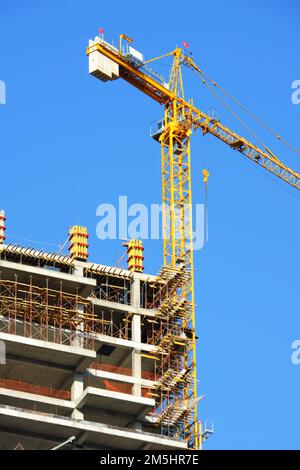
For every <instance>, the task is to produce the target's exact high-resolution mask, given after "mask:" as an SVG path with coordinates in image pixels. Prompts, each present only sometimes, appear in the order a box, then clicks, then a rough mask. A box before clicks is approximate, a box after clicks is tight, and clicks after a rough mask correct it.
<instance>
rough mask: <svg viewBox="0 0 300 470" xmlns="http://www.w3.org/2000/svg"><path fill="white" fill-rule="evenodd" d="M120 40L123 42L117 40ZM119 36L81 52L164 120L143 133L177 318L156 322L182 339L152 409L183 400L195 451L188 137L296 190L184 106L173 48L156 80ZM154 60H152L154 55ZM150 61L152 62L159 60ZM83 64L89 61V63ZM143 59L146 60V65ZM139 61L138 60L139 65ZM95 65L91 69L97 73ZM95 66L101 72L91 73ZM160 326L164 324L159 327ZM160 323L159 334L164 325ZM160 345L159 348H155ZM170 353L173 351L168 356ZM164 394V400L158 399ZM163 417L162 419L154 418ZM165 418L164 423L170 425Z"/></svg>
mask: <svg viewBox="0 0 300 470" xmlns="http://www.w3.org/2000/svg"><path fill="white" fill-rule="evenodd" d="M121 36H122V38H125V39H128V40H129V42H132V41H131V40H130V38H128V37H126V36H124V35H121ZM121 44H122V43H121V39H120V48H119V49H117V48H116V47H114V46H113V45H112V44H110V43H108V42H106V41H104V38H103V37H97V38H96V39H95V41H90V43H89V47H88V48H87V54H88V55H89V56H90V55H94V56H95V57H96V58H95V60H96V62H97V56H96V54H95V53H97V52H98V53H100V55H101V56H103V57H104V58H105V60H108V61H110V62H109V63H110V64H111V69H110V72H109V73H108V72H107V71H105V70H104V69H101V67H102V66H101V65H99V64H98V66H97V64H94V66H92V69H90V73H92V74H93V75H95V76H96V77H98V78H100V79H101V80H103V81H106V80H107V79H109V80H114V79H116V78H119V77H120V78H123V79H124V80H126V81H127V82H129V83H130V84H131V85H133V86H135V87H136V88H137V89H139V90H140V91H142V92H143V93H145V94H146V95H148V96H149V97H150V98H152V99H154V100H155V101H157V102H158V103H159V104H161V105H163V106H164V119H163V121H161V122H159V123H158V126H157V127H156V128H154V129H152V132H151V135H152V137H154V138H155V139H156V140H157V141H158V142H159V143H160V145H161V162H162V202H163V211H162V212H163V259H164V267H163V273H164V276H166V277H168V276H171V273H174V272H177V271H178V272H179V271H180V272H181V273H182V276H181V281H180V282H179V283H178V284H177V285H176V286H175V288H174V289H171V291H170V292H168V296H169V299H168V301H169V305H171V304H172V305H180V309H181V314H180V315H179V317H178V316H176V317H175V318H172V316H171V315H168V316H167V318H166V319H164V320H161V323H160V328H161V331H162V332H165V331H168V332H171V334H173V343H172V342H171V343H169V345H170V344H175V343H176V338H180V337H182V335H185V336H186V337H187V338H188V341H186V342H185V343H184V352H183V364H182V368H183V370H184V371H185V377H184V380H181V381H180V382H179V383H178V386H177V387H175V388H174V387H173V388H172V391H170V392H166V395H164V396H163V397H162V398H161V400H160V402H159V403H158V407H160V408H162V409H163V411H162V417H165V416H166V414H167V413H168V410H174V409H175V408H176V403H178V402H180V403H184V405H185V407H184V409H185V411H184V415H183V416H182V417H181V418H182V419H181V428H182V429H181V431H182V434H183V436H184V439H185V440H186V441H187V443H188V446H189V447H190V448H194V449H201V448H202V441H203V440H204V439H205V436H204V433H203V430H202V429H201V422H200V421H199V420H198V401H199V397H198V392H197V375H196V324H195V296H194V259H193V223H192V187H191V149H190V138H191V134H192V132H193V131H195V130H197V129H201V130H202V132H203V134H207V133H210V134H212V135H214V136H215V137H217V138H218V139H220V140H222V141H223V142H225V143H226V144H228V145H229V146H230V147H231V148H232V149H233V150H236V151H238V152H240V153H241V154H243V155H244V156H246V157H247V158H249V159H250V160H252V161H254V162H255V163H257V164H258V165H259V166H261V167H263V168H265V169H266V170H268V171H269V172H271V173H273V174H274V175H276V176H277V177H279V178H280V179H282V180H284V181H285V182H287V183H288V184H289V185H291V186H293V187H295V188H297V189H300V175H299V174H298V173H297V172H295V171H294V170H292V169H290V168H288V167H287V166H286V165H284V164H283V163H282V162H281V161H280V160H279V159H278V158H277V157H276V156H275V155H274V154H272V152H270V151H269V150H268V149H267V148H264V149H263V150H262V149H260V148H259V147H257V146H256V145H254V144H252V143H251V142H249V141H248V140H246V139H245V138H244V137H242V136H240V135H238V134H237V133H235V132H233V131H231V130H230V129H229V128H227V127H225V126H224V125H223V124H222V123H220V122H219V121H218V120H216V119H214V118H212V117H210V116H209V115H207V114H206V113H204V112H202V111H201V110H199V109H197V108H196V107H195V106H194V105H193V104H192V102H190V101H188V100H186V99H185V97H184V87H183V79H182V65H186V66H187V67H189V68H192V69H194V70H196V71H199V69H198V67H197V65H196V64H195V62H194V61H193V59H191V58H190V57H187V56H186V55H184V54H183V52H182V50H181V49H180V48H176V49H175V50H174V51H171V52H169V53H168V54H165V55H164V56H161V57H165V56H173V64H172V69H171V74H170V78H169V83H168V84H166V83H162V82H161V81H160V80H158V79H156V78H153V76H151V74H150V73H148V71H147V69H146V68H145V67H144V65H145V62H143V61H141V60H140V59H139V60H137V59H136V57H135V55H134V52H133V53H132V54H131V55H130V54H128V53H125V52H124V50H123V48H122V45H121ZM159 58H160V57H159ZM159 58H156V59H159ZM90 59H91V58H90ZM156 59H152V60H150V61H147V62H151V61H153V60H156ZM147 62H146V63H147ZM97 67H98V68H97ZM99 68H100V69H101V70H102V72H101V73H100V75H99ZM164 322H165V323H164ZM166 324H167V327H168V328H167V329H166V328H165V327H166ZM168 334H169V333H168ZM162 347H163V346H162ZM173 353H174V351H173ZM164 354H165V355H167V356H168V355H169V356H168V357H170V355H172V347H171V348H170V347H169V349H168V350H166V349H165V350H164ZM166 396H168V398H170V397H171V401H170V400H167V401H166V399H165V398H166ZM162 419H163V418H162ZM170 420H171V418H169V422H170Z"/></svg>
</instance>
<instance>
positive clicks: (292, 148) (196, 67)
mask: <svg viewBox="0 0 300 470" xmlns="http://www.w3.org/2000/svg"><path fill="white" fill-rule="evenodd" d="M188 65H190V66H191V67H192V69H193V70H194V71H196V72H198V73H199V74H201V75H202V76H203V77H205V79H206V80H208V81H209V82H210V83H212V85H213V86H214V87H216V88H218V89H219V90H220V91H221V92H222V93H224V95H226V96H227V97H228V98H230V99H231V100H232V101H233V102H234V103H235V104H237V105H238V106H240V108H241V109H243V110H244V111H245V112H246V113H247V114H249V116H251V117H252V118H253V119H254V120H255V121H256V122H257V123H258V124H260V125H261V126H262V127H264V128H265V129H266V130H267V131H268V132H270V134H272V135H273V136H274V137H276V139H278V140H279V141H280V142H282V143H283V144H284V145H286V146H287V147H288V148H289V149H290V150H292V151H293V152H294V153H295V154H296V155H298V156H300V151H299V150H298V149H297V148H296V147H294V146H293V145H291V144H290V143H289V142H287V141H286V140H285V139H283V138H282V137H281V136H280V135H279V134H277V132H275V131H274V130H273V129H272V128H271V127H270V126H268V125H267V124H266V123H265V122H263V121H262V120H261V119H260V118H259V117H258V116H256V115H255V114H254V113H253V112H252V111H251V110H250V109H249V108H248V107H247V106H245V105H244V104H243V103H241V102H240V101H239V100H237V99H236V98H235V97H234V96H232V95H231V94H230V93H229V92H228V91H227V90H225V88H223V87H222V86H221V85H219V84H218V83H217V82H216V81H215V80H213V79H212V78H210V76H209V75H207V74H206V73H205V72H203V70H201V69H200V68H199V67H198V66H197V65H196V64H195V62H194V61H192V60H191V59H189V61H188Z"/></svg>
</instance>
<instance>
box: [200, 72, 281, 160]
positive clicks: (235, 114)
mask: <svg viewBox="0 0 300 470" xmlns="http://www.w3.org/2000/svg"><path fill="white" fill-rule="evenodd" d="M195 72H196V73H197V74H198V76H199V78H200V80H201V81H202V83H203V84H204V85H205V86H206V87H207V88H208V89H209V90H210V91H211V92H212V93H213V94H214V95H215V97H216V98H217V100H218V101H220V103H222V104H223V106H225V108H226V109H227V110H228V111H229V112H230V113H231V114H232V115H233V116H234V117H235V118H236V119H237V120H238V121H239V122H240V124H242V126H243V127H244V128H245V129H247V131H248V132H249V133H250V134H251V135H252V137H254V139H256V140H257V142H258V143H259V144H260V145H261V146H262V147H263V148H264V149H265V150H266V152H268V154H270V155H271V156H272V157H273V158H274V154H273V153H272V152H270V150H269V149H268V147H266V146H265V144H264V143H263V141H262V140H261V139H260V138H259V137H258V136H257V135H256V134H255V132H253V131H252V129H251V128H250V127H249V126H248V125H247V124H246V123H245V122H244V121H243V120H242V119H241V118H240V116H239V115H238V114H237V113H236V112H235V111H233V109H231V107H230V106H229V105H228V104H227V103H226V101H224V99H223V98H221V96H219V95H218V93H217V92H216V91H215V90H214V89H213V88H212V87H211V86H210V85H209V84H208V83H207V81H206V80H204V79H203V78H202V76H201V74H200V73H199V72H198V71H197V70H195Z"/></svg>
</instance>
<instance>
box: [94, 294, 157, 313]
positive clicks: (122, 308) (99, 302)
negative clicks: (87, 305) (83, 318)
mask: <svg viewBox="0 0 300 470" xmlns="http://www.w3.org/2000/svg"><path fill="white" fill-rule="evenodd" d="M88 300H89V301H90V302H91V303H92V304H94V305H96V306H99V307H102V308H107V309H109V310H114V311H116V312H122V313H132V314H135V315H141V316H145V317H151V318H155V317H156V315H157V310H156V309H150V308H149V309H148V308H142V307H140V306H138V307H134V306H132V305H127V304H120V303H118V302H111V301H110V300H103V299H95V298H94V297H88Z"/></svg>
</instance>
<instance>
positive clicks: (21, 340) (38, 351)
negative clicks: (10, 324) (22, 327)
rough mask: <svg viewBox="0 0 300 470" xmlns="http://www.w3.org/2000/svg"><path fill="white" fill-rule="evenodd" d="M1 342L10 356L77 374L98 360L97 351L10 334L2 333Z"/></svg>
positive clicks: (0, 335) (0, 334) (0, 333)
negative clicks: (60, 367)
mask: <svg viewBox="0 0 300 470" xmlns="http://www.w3.org/2000/svg"><path fill="white" fill-rule="evenodd" d="M0 340H2V341H4V342H5V345H6V352H7V354H8V355H11V356H12V357H14V358H17V357H19V358H20V361H23V360H24V359H31V360H33V361H43V362H44V364H45V366H48V367H51V366H52V365H55V366H56V365H60V366H61V365H63V366H68V367H72V368H73V370H75V371H77V372H83V371H84V370H85V369H87V367H88V366H89V364H90V363H91V362H92V361H93V360H95V359H96V353H95V351H90V350H88V349H83V348H78V347H74V346H66V345H63V344H57V343H51V342H49V341H42V340H40V339H33V338H25V337H24V336H19V335H12V334H10V333H2V332H0Z"/></svg>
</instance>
